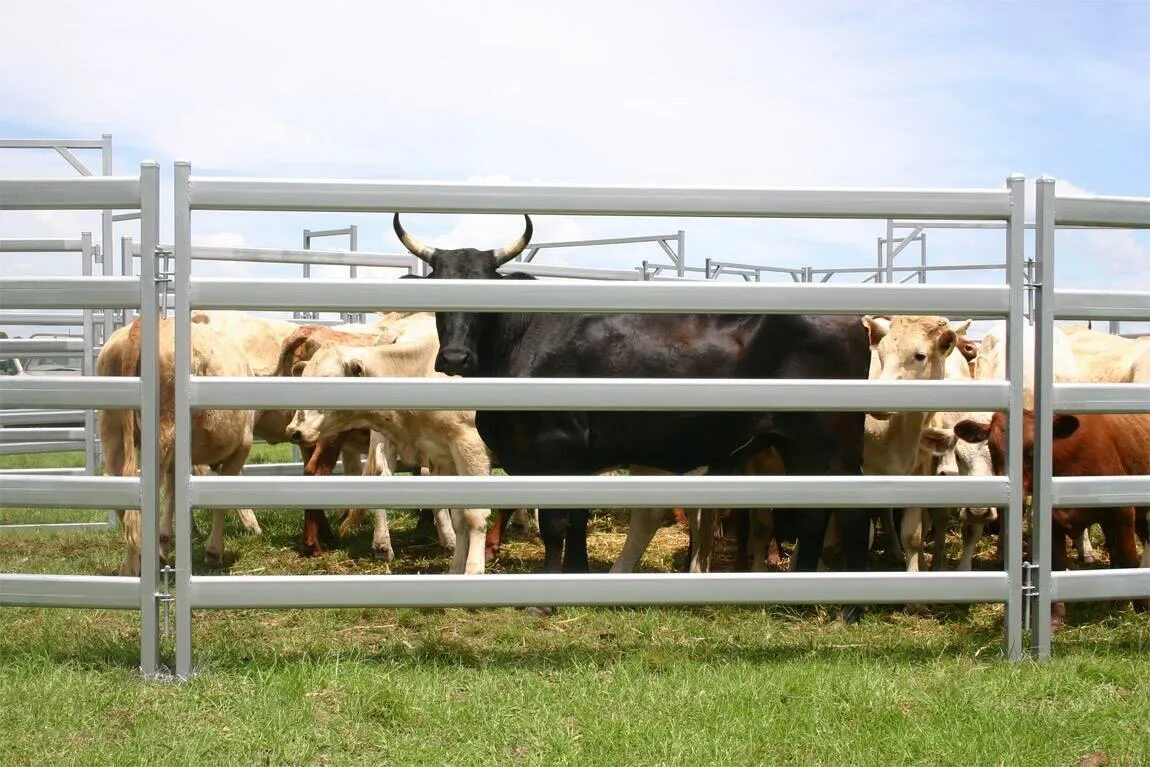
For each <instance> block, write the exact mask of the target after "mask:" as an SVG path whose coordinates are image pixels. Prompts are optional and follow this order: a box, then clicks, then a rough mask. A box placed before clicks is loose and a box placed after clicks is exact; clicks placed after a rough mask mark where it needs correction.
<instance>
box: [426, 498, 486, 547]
mask: <svg viewBox="0 0 1150 767" xmlns="http://www.w3.org/2000/svg"><path fill="white" fill-rule="evenodd" d="M431 519H432V520H433V521H434V522H435V534H436V536H437V537H438V538H439V546H440V548H442V549H443V550H444V551H446V552H447V553H449V554H450V553H452V552H454V551H455V549H456V547H457V545H458V542H459V537H458V536H457V535H456V534H455V525H454V523H453V522H452V521H451V510H450V509H433V510H432V512H431ZM485 534H486V533H485Z"/></svg>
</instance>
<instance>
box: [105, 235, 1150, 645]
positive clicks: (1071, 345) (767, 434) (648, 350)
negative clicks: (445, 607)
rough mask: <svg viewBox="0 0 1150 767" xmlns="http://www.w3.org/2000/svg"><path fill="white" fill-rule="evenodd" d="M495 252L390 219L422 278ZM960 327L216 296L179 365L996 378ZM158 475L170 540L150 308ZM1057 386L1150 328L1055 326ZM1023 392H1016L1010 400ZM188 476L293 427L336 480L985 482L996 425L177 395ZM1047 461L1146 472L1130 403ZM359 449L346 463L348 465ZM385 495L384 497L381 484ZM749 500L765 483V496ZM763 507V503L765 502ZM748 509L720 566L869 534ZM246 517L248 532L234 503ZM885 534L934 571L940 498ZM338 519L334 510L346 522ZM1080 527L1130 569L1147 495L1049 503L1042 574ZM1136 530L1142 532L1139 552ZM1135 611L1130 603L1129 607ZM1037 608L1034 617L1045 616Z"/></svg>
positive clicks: (849, 523) (996, 455)
mask: <svg viewBox="0 0 1150 767" xmlns="http://www.w3.org/2000/svg"><path fill="white" fill-rule="evenodd" d="M525 218H526V229H525V231H524V233H523V235H522V236H521V237H520V238H519V239H518V240H516V241H515V242H514V243H513V244H512V245H510V246H508V247H506V248H501V249H499V250H495V251H490V250H487V251H481V250H475V249H470V248H465V249H456V250H443V249H437V248H432V247H428V246H426V245H423V244H422V243H420V242H419V241H418V240H416V239H415V238H414V237H412V236H411V235H410V234H408V233H407V232H406V231H405V230H404V229H403V228H402V226H401V225H400V222H399V216H398V214H397V215H396V216H395V219H394V228H395V231H396V234H397V235H398V237H399V239H400V240H401V242H402V243H403V244H404V246H405V247H406V248H407V249H408V250H409V251H410V252H412V253H413V254H414V255H416V256H417V257H419V258H420V259H422V260H423V261H425V262H426V263H427V264H428V266H429V267H430V269H429V272H428V274H427V275H426V278H427V279H487V280H496V279H531V278H530V277H528V276H527V275H524V274H520V273H514V272H512V273H508V274H504V273H501V272H500V271H499V268H500V267H501V266H503V265H505V264H507V263H508V262H510V261H511V260H512V259H514V258H515V256H516V255H518V254H519V253H520V252H521V251H522V250H523V249H524V248H525V247H526V245H527V244H528V242H529V240H530V238H531V234H532V227H531V220H530V218H528V217H525ZM969 325H970V322H969V320H968V321H966V322H961V323H952V322H950V321H949V320H948V319H946V318H943V317H932V316H893V317H881V316H865V317H858V316H796V315H701V314H694V315H666V314H571V313H562V314H559V313H550V314H545V313H540V314H526V313H498V312H489V313H468V312H440V313H437V314H431V313H388V314H384V313H380V314H379V315H378V317H377V320H376V321H375V322H374V323H368V324H349V325H343V326H339V327H334V328H329V327H325V326H319V325H302V326H301V325H298V324H295V323H292V322H288V321H285V320H276V319H267V318H262V317H256V316H252V315H248V314H244V313H241V312H233V311H195V312H193V316H192V325H191V343H192V368H191V369H192V374H193V375H198V376H303V377H308V376H323V377H340V376H344V377H386V376H402V377H440V376H448V375H461V376H465V377H466V376H484V377H602V378H609V377H626V378H763V379H771V378H811V379H866V378H871V379H882V380H939V379H1002V378H1004V377H1005V376H1004V371H1005V343H1004V340H1005V339H1004V326H1002V325H1000V326H999V327H996V328H994V329H992V330H991V331H990V332H988V333H987V334H986V335H985V336H984V338H983V339H982V341H981V344H975V343H973V342H972V341H970V340H969V339H967V338H966V335H965V332H966V330H967V329H968V327H969ZM159 339H160V348H159V365H160V371H161V372H160V375H161V379H160V380H161V386H162V389H161V392H162V397H161V401H162V404H161V413H160V421H161V426H160V445H159V455H160V471H161V483H162V488H163V489H162V497H163V499H164V501H163V508H162V511H161V520H160V546H161V553H162V555H163V556H165V557H166V556H168V555H169V554H170V550H171V545H172V535H173V526H172V513H171V509H172V506H171V497H172V493H171V488H172V483H173V464H174V447H173V445H174V428H175V418H174V406H173V399H174V398H173V385H174V370H173V351H174V349H173V346H174V341H173V323H172V321H171V320H170V319H166V320H161V326H160V333H159ZM1025 349H1026V353H1027V359H1026V369H1027V377H1026V382H1025V390H1026V392H1025V395H1024V396H1025V398H1026V399H1027V401H1028V403H1029V401H1030V399H1031V397H1032V391H1033V367H1034V366H1033V335H1032V334H1031V335H1029V336H1028V338H1027V345H1026V347H1025ZM139 370H140V329H139V320H136V322H135V323H133V324H131V325H129V326H126V327H123V328H121V329H119V330H118V331H116V332H115V333H114V334H113V335H112V336H111V337H110V338H109V339H108V341H107V343H106V344H105V345H104V347H103V349H102V351H101V353H100V356H99V360H98V362H97V374H98V375H104V376H137V375H139ZM1055 378H1056V380H1059V381H1092V382H1134V381H1150V337H1147V338H1142V339H1136V340H1135V339H1127V338H1122V337H1119V336H1113V335H1109V334H1105V333H1099V332H1096V331H1093V330H1089V329H1086V328H1079V327H1073V328H1071V327H1067V328H1061V329H1059V330H1057V331H1056V336H1055ZM1028 406H1029V405H1028ZM1024 415H1025V424H1026V429H1025V433H1024V447H1025V451H1026V456H1027V460H1026V467H1025V480H1024V481H1025V484H1026V491H1027V492H1028V493H1029V488H1030V484H1031V482H1032V477H1031V465H1030V460H1029V456H1030V455H1031V451H1032V442H1033V422H1032V419H1031V416H1030V413H1029V411H1027V412H1026V413H1025V414H1024ZM136 417H137V416H136V412H135V411H105V412H103V413H101V416H100V436H101V440H102V442H103V445H104V452H105V456H106V461H105V473H106V474H109V475H116V476H128V475H134V474H135V472H136V470H137V458H136V453H137V449H138V446H139V440H140V432H139V428H138V426H137V424H136ZM191 424H192V432H193V433H192V440H191V444H192V463H193V464H194V465H195V471H197V472H206V471H208V470H212V471H215V472H217V473H220V474H232V475H235V474H239V473H240V472H241V470H242V469H243V465H244V461H245V459H246V457H247V454H248V451H249V449H250V447H251V444H252V441H253V439H254V438H260V439H263V440H265V441H267V442H268V443H273V444H274V443H280V442H285V441H292V442H295V443H296V444H298V445H299V447H300V449H301V451H302V453H303V456H304V459H305V461H306V469H305V473H308V474H329V473H331V471H332V469H333V467H334V465H335V463H336V461H337V460H338V459H339V458H340V457H341V456H342V459H343V466H344V471H345V473H348V474H355V473H360V472H361V469H362V471H363V472H366V473H368V474H372V475H376V474H378V475H389V474H391V473H393V472H394V471H396V469H397V467H399V466H400V465H405V466H408V467H413V468H416V469H417V470H418V469H419V468H420V467H422V468H423V469H425V470H428V471H430V472H431V473H435V474H458V475H470V476H478V475H486V474H489V473H490V472H491V470H492V468H493V467H494V466H498V467H501V468H502V469H503V470H504V471H505V472H507V473H508V474H513V475H556V474H557V475H571V474H594V473H601V472H605V471H610V470H614V469H618V468H626V469H629V470H630V471H631V472H632V473H652V472H654V473H676V474H685V473H703V472H707V473H712V474H742V473H748V474H780V473H787V474H793V475H859V474H879V475H936V474H945V475H954V474H963V475H982V476H986V475H991V474H995V473H997V474H1003V473H1004V472H1005V433H1004V432H1005V419H1004V418H1003V414H1000V413H999V414H992V413H923V412H893V413H867V414H864V413H861V412H860V413H841V412H794V413H792V412H715V411H711V412H655V411H634V412H562V411H539V412H536V411H531V412H515V411H480V412H471V411H426V410H420V411H398V410H370V411H350V410H335V411H321V410H300V411H298V412H292V411H281V410H261V411H252V410H197V411H193V414H192V421H191ZM1054 436H1055V450H1054V474H1055V475H1056V476H1083V475H1134V474H1150V414H1138V415H1079V416H1074V415H1063V414H1060V415H1057V416H1056V418H1055V424H1054ZM364 454H366V456H367V461H366V466H365V467H364V466H361V464H362V461H361V458H362V456H363V455H364ZM381 496H382V497H383V498H386V494H385V493H384V494H381ZM764 505H765V506H769V498H765V499H764ZM489 511H490V510H489V509H452V510H450V511H445V510H444V511H439V512H436V513H435V519H436V522H437V526H438V528H439V532H440V541H441V543H442V544H443V545H444V546H445V547H447V548H453V549H454V558H453V561H452V564H451V569H450V572H455V573H469V574H470V573H482V572H483V571H484V566H485V558H486V557H487V556H490V555H492V553H493V552H497V551H498V545H499V537H500V534H501V533H502V530H503V526H504V525H505V524H506V518H507V516H508V515H507V514H506V513H504V512H497V515H496V516H497V519H496V521H495V523H494V524H493V525H492V526H491V530H490V531H488V517H489ZM780 512H782V513H780ZM785 512H786V510H781V509H777V508H775V509H768V508H764V509H761V510H754V511H748V512H739V513H737V514H732V516H733V517H734V518H736V519H737V520H738V521H739V523H738V524H736V525H735V528H736V530H737V531H738V532H739V535H738V539H739V540H738V551H739V555H738V556H737V560H736V561H737V563H739V564H741V565H744V566H747V567H749V568H750V569H754V570H761V569H764V568H765V567H766V562H767V560H768V558H771V557H772V556H774V557H777V549H776V548H775V546H776V541H781V540H790V541H794V542H795V549H794V551H793V553H792V556H791V568H792V569H794V570H799V571H812V570H815V569H816V568H818V567H819V566H820V564H821V557H822V554H823V551H824V547H830V546H837V547H838V548H839V549H840V551H841V553H842V556H843V557H844V559H845V562H846V566H847V567H848V568H849V569H851V570H865V569H866V568H867V563H868V552H869V549H870V545H871V539H872V537H873V536H872V520H871V514H870V513H869V512H868V511H866V510H861V509H859V510H853V509H842V510H836V511H834V512H832V510H831V509H803V510H802V511H794V512H793V513H785ZM670 513H671V510H667V513H666V514H659V513H643V514H635V515H633V516H632V517H631V523H630V528H629V531H628V534H627V539H626V542H625V544H624V547H623V550H622V553H621V555H620V557H619V560H618V561H617V562H616V563H615V565H614V566H613V567H612V572H626V571H630V570H632V569H633V568H634V567H635V566H636V564H637V563H638V561H639V559H640V558H641V557H642V555H643V552H644V550H645V549H646V548H647V546H648V544H649V543H650V541H651V539H652V537H653V536H654V534H655V532H656V531H657V530H658V528H659V527H660V526H662V525H663V524H664V523H665V522H666V519H667V516H668V515H669V514H670ZM121 516H122V518H123V520H124V530H125V536H126V542H127V546H126V551H125V557H124V561H123V564H122V566H121V573H122V574H125V575H134V574H137V573H138V572H139V568H140V547H139V544H140V541H139V535H140V526H139V516H138V513H137V512H127V513H124V512H121ZM685 516H686V517H687V520H688V522H689V524H690V529H691V540H692V543H691V551H690V555H689V565H688V566H689V568H690V569H691V570H692V571H696V572H700V571H706V570H708V569H709V568H710V560H711V554H712V548H713V537H714V531H715V519H716V516H717V512H715V511H714V510H688V511H687V512H686V514H685ZM957 516H958V519H959V520H960V522H961V525H962V529H963V543H964V545H963V552H962V557H961V560H960V561H959V563H958V565H957V566H958V569H962V570H968V569H970V568H971V560H972V556H973V552H974V546H975V544H976V543H977V541H978V540H979V538H980V537H981V535H982V533H983V530H984V528H985V527H986V526H987V525H993V524H994V523H995V522H996V520H997V516H998V510H997V509H993V508H964V509H959V510H958V514H957ZM241 517H242V519H243V521H244V524H245V526H247V527H248V528H249V529H252V530H253V531H257V532H258V530H259V527H258V524H257V523H256V521H255V517H254V515H253V514H252V513H251V512H250V511H248V510H241ZM538 518H539V528H540V536H541V538H542V540H543V544H544V546H545V550H546V555H545V563H544V571H545V572H561V571H562V572H586V571H587V570H588V561H587V541H586V528H587V520H588V511H587V510H585V509H579V510H544V511H541V512H540V513H539V515H538ZM894 519H895V515H894V513H893V512H892V513H891V514H889V515H888V516H887V519H886V520H885V521H886V522H887V524H886V525H884V527H886V529H887V530H888V531H894V532H896V533H897V536H892V537H897V540H892V544H893V548H894V549H895V550H896V551H901V553H902V555H903V557H904V561H905V565H906V568H907V569H908V570H912V571H913V570H918V569H919V566H920V560H921V559H922V558H923V556H924V552H923V548H924V541H925V540H926V539H927V533H928V532H929V531H930V528H931V527H933V528H934V529H935V534H934V536H933V541H934V544H933V558H932V562H931V566H932V567H933V568H934V569H936V570H937V569H941V568H944V567H945V564H946V555H945V550H944V543H945V536H944V532H945V530H946V527H947V523H948V521H949V519H950V510H932V511H931V513H930V514H929V515H928V514H927V513H926V512H925V510H923V509H905V510H902V512H901V517H900V518H898V520H897V524H892V521H893V520H894ZM348 522H349V520H345V525H346V524H348ZM1095 523H1097V524H1100V525H1101V527H1102V530H1103V533H1104V536H1105V540H1106V544H1107V548H1108V550H1109V553H1110V561H1111V565H1112V566H1114V567H1136V566H1139V564H1141V566H1143V567H1147V566H1150V544H1148V543H1147V538H1148V531H1147V527H1148V523H1150V506H1147V507H1141V508H1137V509H1135V508H1131V507H1125V508H1101V509H1056V510H1055V512H1054V525H1053V527H1054V533H1053V535H1054V543H1055V545H1054V552H1055V560H1054V567H1055V569H1063V568H1064V567H1065V560H1066V545H1065V544H1066V538H1067V537H1069V538H1071V539H1072V540H1074V541H1076V542H1077V543H1078V545H1080V546H1081V545H1085V546H1086V547H1087V548H1086V549H1084V550H1082V554H1083V556H1085V557H1087V558H1089V557H1091V556H1092V552H1091V551H1090V550H1089V548H1088V547H1089V539H1088V537H1087V536H1086V535H1085V531H1086V530H1087V528H1088V527H1089V526H1090V525H1092V524H1095ZM303 537H304V545H305V547H306V549H307V551H308V552H310V553H314V552H317V551H319V550H320V547H321V545H322V543H321V542H322V541H323V540H329V539H330V538H331V537H332V531H331V530H330V528H329V527H328V522H327V518H326V516H325V513H324V511H323V510H308V511H305V514H304V532H303ZM1135 537H1138V538H1140V539H1141V542H1142V555H1141V560H1139V555H1138V551H1137V547H1136V543H1135ZM373 547H374V550H375V553H376V555H377V556H379V557H383V558H388V559H390V558H391V557H392V556H393V551H392V546H391V540H390V536H389V533H388V527H387V514H386V511H385V510H378V511H376V512H375V533H374V537H373ZM222 555H223V512H222V511H217V512H215V514H214V516H213V524H212V531H211V534H210V537H209V539H208V542H207V545H206V558H207V560H208V562H209V564H213V563H218V562H219V561H220V560H221V558H222ZM1136 606H1137V607H1140V608H1143V609H1144V608H1145V607H1146V606H1147V605H1146V604H1139V605H1136ZM1061 615H1062V608H1061V607H1060V606H1056V608H1055V614H1054V615H1053V616H1052V620H1054V621H1055V622H1058V621H1059V620H1060V618H1061Z"/></svg>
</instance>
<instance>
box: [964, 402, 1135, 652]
mask: <svg viewBox="0 0 1150 767" xmlns="http://www.w3.org/2000/svg"><path fill="white" fill-rule="evenodd" d="M954 431H955V433H956V434H957V435H958V436H959V438H961V439H964V440H966V441H968V442H982V441H983V440H986V441H987V443H988V444H989V446H990V457H991V460H992V461H993V463H994V472H995V473H996V474H999V475H1004V474H1005V473H1006V415H1005V414H1004V413H995V414H994V417H993V418H992V419H991V421H990V423H989V424H987V423H981V422H979V421H974V420H965V421H960V422H959V423H958V424H956V425H955V427H954ZM1053 436H1054V456H1053V469H1054V476H1056V477H1097V476H1126V475H1139V474H1150V413H1147V414H1137V415H1124V414H1123V415H1120V414H1089V415H1069V414H1064V413H1059V414H1056V415H1055V416H1054V423H1053ZM1022 444H1023V455H1024V456H1025V460H1024V462H1023V477H1022V484H1023V490H1024V492H1025V493H1027V494H1030V492H1031V489H1032V487H1033V481H1034V480H1033V462H1032V461H1031V460H1029V458H1030V457H1031V455H1032V454H1033V451H1034V414H1033V413H1032V412H1031V411H1029V410H1024V411H1023V413H1022ZM1147 513H1148V511H1147V509H1146V508H1141V509H1139V510H1137V511H1136V510H1135V509H1134V507H1131V506H1122V507H1104V508H1057V509H1054V510H1053V514H1052V518H1053V523H1054V524H1053V528H1052V535H1053V547H1052V551H1051V553H1052V561H1051V570H1052V571H1060V570H1065V569H1066V537H1067V536H1069V537H1070V538H1071V539H1074V538H1076V537H1077V536H1079V535H1081V533H1082V531H1083V530H1085V529H1086V528H1087V527H1088V526H1089V525H1092V524H1099V525H1101V526H1102V532H1103V534H1104V535H1105V537H1106V548H1107V550H1109V552H1110V566H1111V567H1138V566H1139V559H1138V549H1137V547H1136V546H1135V543H1134V538H1135V530H1136V529H1137V531H1138V537H1141V538H1142V545H1143V551H1144V552H1145V551H1147V550H1150V549H1148V548H1147V547H1148V546H1150V542H1148V541H1147V536H1148V532H1147V530H1146V529H1145V528H1144V527H1143V523H1144V522H1145V519H1146V514H1147ZM1137 517H1141V520H1140V521H1136V518H1137ZM1147 564H1148V563H1147V562H1146V561H1145V557H1144V558H1143V561H1142V562H1141V565H1142V566H1146V565H1147ZM1148 607H1150V600H1137V601H1135V602H1134V608H1135V609H1136V610H1139V611H1143V610H1146V609H1147V608H1148ZM1065 616H1066V605H1065V604H1064V603H1061V602H1057V603H1054V604H1052V605H1051V610H1050V623H1051V626H1052V627H1053V628H1055V629H1057V628H1058V627H1060V626H1061V625H1062V622H1063V619H1064V618H1065Z"/></svg>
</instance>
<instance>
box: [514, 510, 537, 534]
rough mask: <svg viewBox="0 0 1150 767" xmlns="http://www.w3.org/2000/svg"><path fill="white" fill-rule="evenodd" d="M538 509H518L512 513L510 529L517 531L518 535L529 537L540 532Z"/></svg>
mask: <svg viewBox="0 0 1150 767" xmlns="http://www.w3.org/2000/svg"><path fill="white" fill-rule="evenodd" d="M535 512H536V509H516V510H515V511H513V512H512V513H511V521H510V522H509V523H508V525H507V526H508V527H509V528H512V529H513V530H515V533H516V534H517V535H522V536H524V537H529V536H531V535H532V534H535V533H538V532H539V520H538V519H537V518H536V514H535Z"/></svg>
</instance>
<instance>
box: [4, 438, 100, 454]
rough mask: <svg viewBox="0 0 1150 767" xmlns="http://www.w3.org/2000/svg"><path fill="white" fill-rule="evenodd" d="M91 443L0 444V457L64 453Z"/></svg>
mask: <svg viewBox="0 0 1150 767" xmlns="http://www.w3.org/2000/svg"><path fill="white" fill-rule="evenodd" d="M89 444H91V443H89V442H84V441H80V440H75V441H72V442H9V443H2V444H0V455H30V454H34V453H64V452H71V451H73V450H84V449H85V448H86V447H87V445H89Z"/></svg>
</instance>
